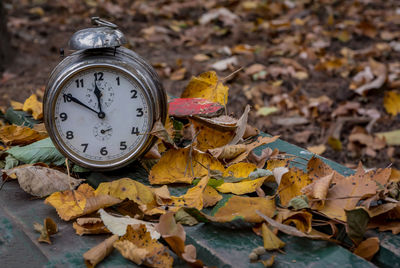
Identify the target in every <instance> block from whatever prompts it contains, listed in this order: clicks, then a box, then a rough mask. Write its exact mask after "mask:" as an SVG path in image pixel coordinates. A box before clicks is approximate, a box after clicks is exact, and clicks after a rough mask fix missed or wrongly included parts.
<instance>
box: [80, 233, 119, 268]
mask: <svg viewBox="0 0 400 268" xmlns="http://www.w3.org/2000/svg"><path fill="white" fill-rule="evenodd" d="M117 240H118V235H113V236H111V237H109V238H107V239H106V240H104V241H103V242H101V243H100V244H98V245H97V246H95V247H93V248H91V249H89V250H88V251H86V252H85V253H84V254H83V259H84V260H85V264H86V266H87V267H90V268H93V267H95V266H96V265H97V264H99V263H100V262H101V261H102V260H103V259H104V258H105V257H107V256H108V255H110V253H111V252H112V250H113V249H114V247H113V243H114V242H115V241H117Z"/></svg>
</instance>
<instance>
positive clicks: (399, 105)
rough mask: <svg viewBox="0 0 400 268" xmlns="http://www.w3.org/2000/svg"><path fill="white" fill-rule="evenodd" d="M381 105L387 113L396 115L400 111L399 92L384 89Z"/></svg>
mask: <svg viewBox="0 0 400 268" xmlns="http://www.w3.org/2000/svg"><path fill="white" fill-rule="evenodd" d="M383 106H384V107H385V109H386V112H387V113H388V114H391V115H393V116H396V115H397V114H399V113H400V94H399V93H397V92H396V91H385V96H384V98H383Z"/></svg>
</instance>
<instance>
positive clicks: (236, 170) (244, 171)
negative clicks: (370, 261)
mask: <svg viewBox="0 0 400 268" xmlns="http://www.w3.org/2000/svg"><path fill="white" fill-rule="evenodd" d="M256 168H257V166H256V165H254V164H252V163H245V162H241V163H237V164H234V165H232V166H229V167H228V168H227V169H226V170H225V171H224V173H223V176H224V177H228V176H232V177H236V178H247V177H248V176H249V175H250V173H251V172H253V171H254V170H255V169H256Z"/></svg>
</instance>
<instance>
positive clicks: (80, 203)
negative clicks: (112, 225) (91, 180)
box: [44, 183, 122, 221]
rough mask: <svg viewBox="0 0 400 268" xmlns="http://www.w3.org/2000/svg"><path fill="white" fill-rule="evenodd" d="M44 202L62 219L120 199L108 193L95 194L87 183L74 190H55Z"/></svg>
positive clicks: (68, 218)
mask: <svg viewBox="0 0 400 268" xmlns="http://www.w3.org/2000/svg"><path fill="white" fill-rule="evenodd" d="M44 202H45V203H46V204H49V205H51V206H53V207H54V208H55V209H56V210H57V213H58V215H59V216H60V218H61V219H63V220H64V221H69V220H71V219H74V218H77V217H80V216H83V215H86V214H89V213H92V212H95V211H97V210H99V209H100V208H104V207H109V206H112V205H115V204H118V203H121V202H122V200H121V199H119V198H115V197H112V196H109V195H95V191H94V189H93V188H92V187H91V186H90V185H89V184H86V183H84V184H81V185H80V186H79V187H78V189H76V190H67V191H63V192H55V193H53V194H52V195H50V196H49V197H47V198H46V199H45V200H44Z"/></svg>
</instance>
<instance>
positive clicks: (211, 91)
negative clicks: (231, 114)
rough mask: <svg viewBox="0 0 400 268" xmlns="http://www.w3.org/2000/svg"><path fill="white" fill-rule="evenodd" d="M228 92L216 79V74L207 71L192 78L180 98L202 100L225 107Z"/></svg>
mask: <svg viewBox="0 0 400 268" xmlns="http://www.w3.org/2000/svg"><path fill="white" fill-rule="evenodd" d="M228 90H229V88H228V87H227V86H224V85H223V84H222V82H221V81H220V80H219V79H218V76H217V73H216V72H214V71H209V72H205V73H202V74H200V75H199V76H197V77H192V79H191V80H190V81H189V84H188V85H187V87H186V88H185V91H184V92H183V93H182V95H181V98H202V99H207V100H209V101H212V102H218V103H220V104H222V105H225V104H226V103H227V102H228Z"/></svg>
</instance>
